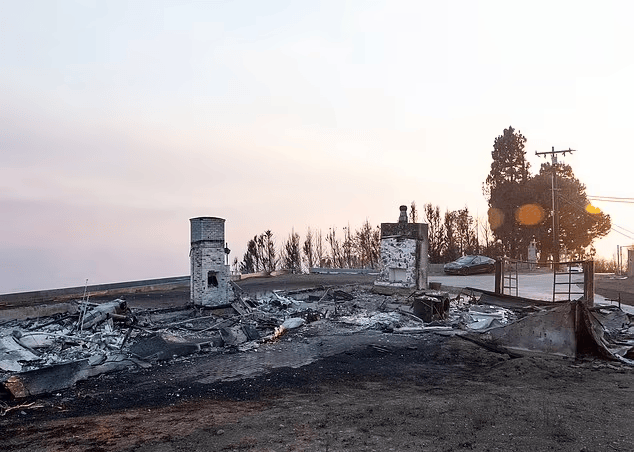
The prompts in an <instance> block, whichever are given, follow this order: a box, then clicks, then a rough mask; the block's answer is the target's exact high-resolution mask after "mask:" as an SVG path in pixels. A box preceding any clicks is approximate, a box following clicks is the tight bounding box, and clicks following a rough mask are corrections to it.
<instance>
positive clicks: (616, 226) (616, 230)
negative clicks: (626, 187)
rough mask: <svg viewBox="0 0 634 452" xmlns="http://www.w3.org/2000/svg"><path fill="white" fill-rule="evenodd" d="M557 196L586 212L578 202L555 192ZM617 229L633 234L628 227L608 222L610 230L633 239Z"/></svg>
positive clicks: (633, 238)
mask: <svg viewBox="0 0 634 452" xmlns="http://www.w3.org/2000/svg"><path fill="white" fill-rule="evenodd" d="M557 198H558V199H561V200H562V201H564V202H566V203H568V204H570V205H571V206H573V207H576V208H577V209H579V210H583V211H584V212H586V209H585V207H581V205H580V204H579V203H576V202H574V201H571V200H570V199H568V198H566V197H565V196H564V195H562V194H561V193H557ZM588 198H591V197H590V196H588ZM632 202H634V200H633V201H632ZM615 228H616V229H615ZM618 229H622V230H624V231H626V232H629V233H630V234H633V235H634V232H632V231H630V230H628V229H625V228H624V227H623V226H619V225H618V224H615V223H613V222H610V231H614V232H616V233H617V234H621V235H622V236H624V237H627V238H628V239H630V240H634V237H632V236H630V235H628V234H626V233H624V232H621V231H619V230H618Z"/></svg>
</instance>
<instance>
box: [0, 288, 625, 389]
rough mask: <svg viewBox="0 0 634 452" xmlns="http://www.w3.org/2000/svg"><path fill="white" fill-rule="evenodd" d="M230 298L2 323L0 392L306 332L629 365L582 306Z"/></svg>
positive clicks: (616, 312) (613, 320) (619, 338)
mask: <svg viewBox="0 0 634 452" xmlns="http://www.w3.org/2000/svg"><path fill="white" fill-rule="evenodd" d="M342 289H345V290H342ZM234 291H235V293H236V297H235V299H234V300H233V301H232V302H231V303H230V304H227V305H223V306H214V307H204V306H203V307H201V306H192V305H189V306H186V307H173V308H167V309H134V308H130V307H129V306H128V305H127V303H126V302H125V301H124V300H122V299H116V300H112V301H109V302H106V303H102V304H94V303H87V302H85V301H78V302H75V304H74V305H73V306H71V308H69V310H68V312H66V313H63V312H62V313H57V314H55V315H53V316H50V317H41V318H37V319H30V320H9V321H6V322H4V323H3V324H0V383H1V384H2V386H3V387H4V389H5V390H6V391H8V392H9V393H10V395H11V396H13V397H15V398H22V397H26V396H32V395H38V394H43V393H48V392H53V391H56V390H60V389H63V388H66V387H70V386H72V385H73V384H75V383H76V382H77V381H80V380H83V379H87V378H90V377H92V376H96V375H99V374H101V373H105V372H110V371H113V370H122V369H128V368H129V369H139V368H148V367H151V366H153V365H155V364H156V363H157V362H161V361H169V360H172V359H173V358H174V357H180V356H188V355H192V354H197V353H207V354H217V353H235V352H247V351H249V350H252V349H257V348H258V347H266V344H267V343H268V342H270V341H277V340H280V338H282V337H283V336H284V337H285V339H283V340H290V341H294V340H300V339H301V337H302V334H304V333H302V331H307V330H308V329H310V330H311V331H312V333H311V334H320V333H319V332H320V331H321V332H325V331H329V332H332V331H335V330H336V331H341V334H354V333H355V332H359V331H362V330H367V329H374V330H377V331H379V332H381V333H386V334H420V333H430V332H438V333H440V334H451V335H457V336H461V337H464V338H466V339H470V340H473V341H474V342H476V343H480V344H483V345H485V346H487V347H491V349H493V350H496V351H501V352H504V353H508V354H509V355H510V356H517V353H525V352H530V353H532V352H541V353H550V354H558V355H564V356H575V355H576V354H577V353H579V351H580V349H582V351H583V352H586V351H587V352H592V353H594V354H595V355H599V356H602V357H604V358H607V359H611V360H618V361H620V362H622V363H625V364H630V365H631V364H634V360H633V359H634V324H633V322H632V318H631V317H630V316H629V315H628V314H625V313H623V312H622V311H621V310H620V309H618V308H616V307H595V308H590V309H588V308H586V307H585V305H584V304H583V303H581V302H566V303H555V304H552V303H544V302H538V301H531V300H526V299H516V298H513V297H508V296H504V297H495V296H492V295H491V294H484V295H482V296H480V294H479V293H478V294H477V296H476V294H475V293H474V292H473V291H472V292H471V293H470V294H465V293H459V294H457V295H456V294H453V295H450V294H449V293H448V292H443V291H437V290H433V291H432V290H423V291H416V292H413V293H412V294H410V296H405V295H399V294H394V295H390V296H387V295H382V294H378V293H374V292H372V291H371V290H369V288H367V287H365V286H348V287H344V288H337V289H335V288H325V287H319V288H313V289H303V290H299V291H273V292H271V293H269V294H268V295H264V296H260V297H257V298H252V297H250V296H248V295H246V294H245V293H241V292H240V290H239V288H238V287H237V286H236V287H234ZM311 324H312V325H314V326H316V328H309V325H311ZM581 326H583V328H580V327H581ZM315 332H316V333H315ZM322 334H324V333H322ZM486 344H488V345H486Z"/></svg>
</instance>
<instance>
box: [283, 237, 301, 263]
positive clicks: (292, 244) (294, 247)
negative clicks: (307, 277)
mask: <svg viewBox="0 0 634 452" xmlns="http://www.w3.org/2000/svg"><path fill="white" fill-rule="evenodd" d="M281 258H282V259H281V260H282V268H283V269H284V270H288V271H289V272H291V273H301V272H302V256H301V249H300V241H299V234H297V233H296V232H295V231H292V232H291V234H290V235H289V236H288V239H287V240H286V242H285V243H284V245H283V246H282V256H281Z"/></svg>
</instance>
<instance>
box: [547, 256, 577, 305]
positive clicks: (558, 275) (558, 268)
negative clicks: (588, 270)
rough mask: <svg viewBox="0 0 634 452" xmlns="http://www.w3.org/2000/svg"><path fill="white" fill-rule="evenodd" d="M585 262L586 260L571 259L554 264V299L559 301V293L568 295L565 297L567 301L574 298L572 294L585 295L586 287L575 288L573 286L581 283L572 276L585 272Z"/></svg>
mask: <svg viewBox="0 0 634 452" xmlns="http://www.w3.org/2000/svg"><path fill="white" fill-rule="evenodd" d="M584 262H585V261H569V262H559V263H555V264H553V301H557V295H566V298H565V299H566V300H567V301H571V300H572V295H581V296H584V295H585V290H584V289H581V290H579V289H576V290H573V286H576V285H577V284H579V282H580V281H579V280H575V281H573V278H572V275H578V274H584V273H585V271H584ZM577 269H578V270H577ZM584 276H585V275H584ZM584 280H585V277H584ZM577 298H579V297H577Z"/></svg>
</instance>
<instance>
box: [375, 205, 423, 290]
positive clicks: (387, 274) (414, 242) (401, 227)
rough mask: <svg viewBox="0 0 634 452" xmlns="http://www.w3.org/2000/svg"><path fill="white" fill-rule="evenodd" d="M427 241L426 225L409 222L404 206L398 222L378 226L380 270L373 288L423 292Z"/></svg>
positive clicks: (401, 208)
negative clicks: (379, 235)
mask: <svg viewBox="0 0 634 452" xmlns="http://www.w3.org/2000/svg"><path fill="white" fill-rule="evenodd" d="M428 249H429V238H428V237H427V224H425V223H409V222H408V219H407V206H401V207H400V216H399V219H398V223H381V248H380V251H381V270H380V272H379V275H378V276H377V279H376V281H375V282H374V284H375V286H379V287H380V286H383V287H391V288H405V289H418V290H421V289H426V288H427V274H428V271H427V266H428V255H427V253H428Z"/></svg>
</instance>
